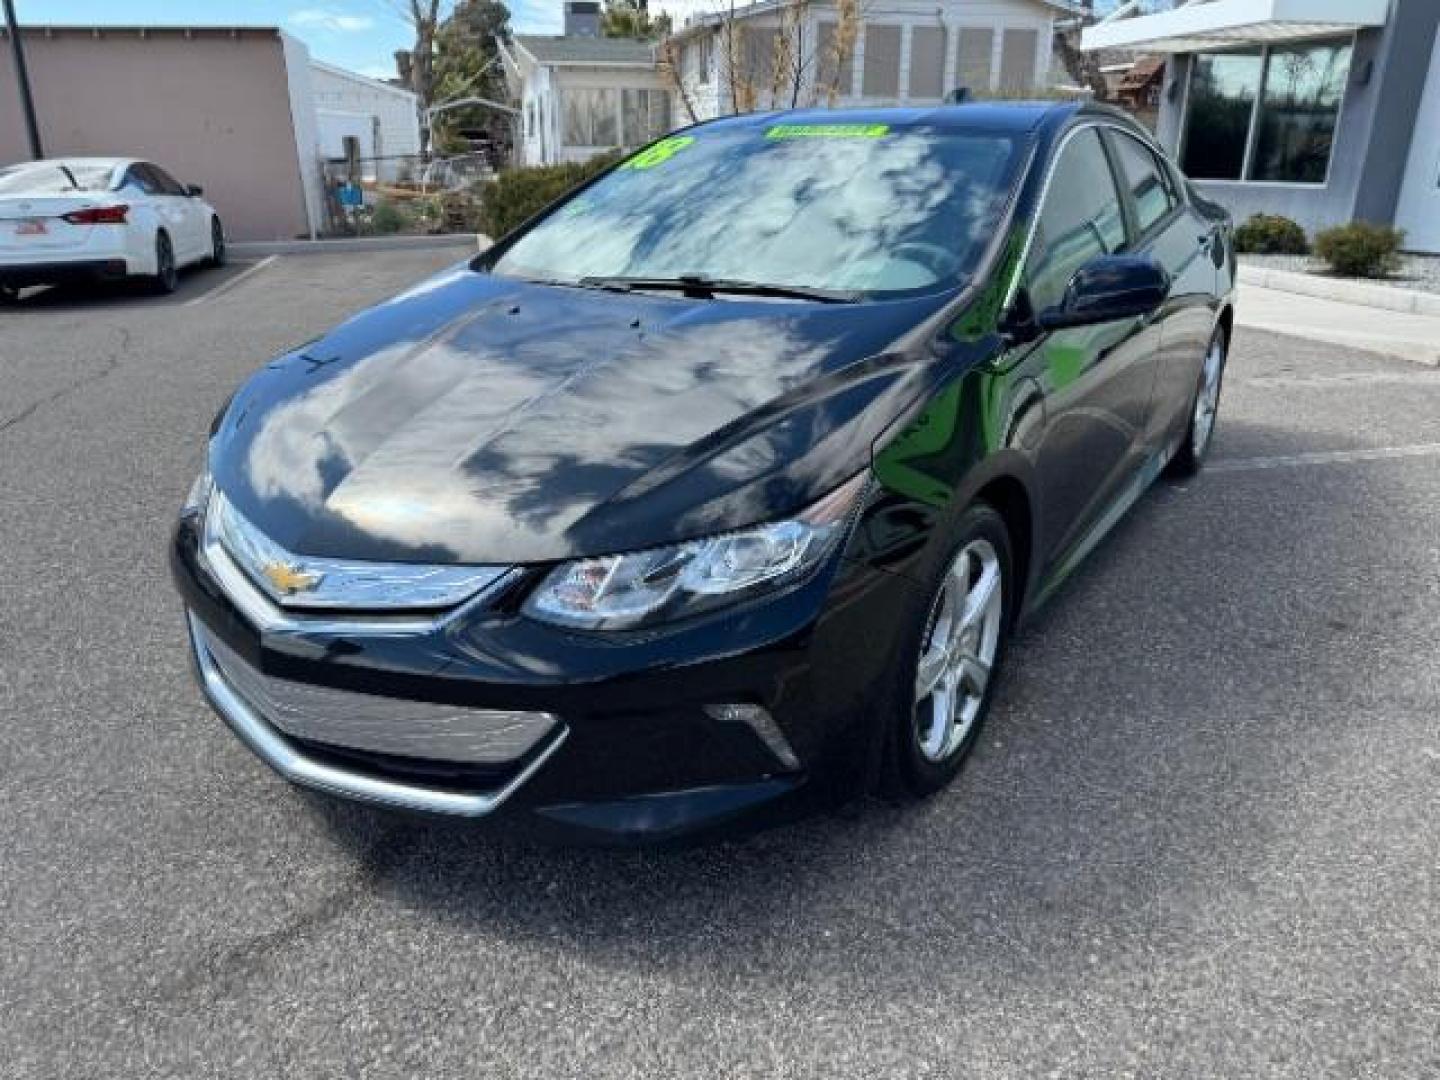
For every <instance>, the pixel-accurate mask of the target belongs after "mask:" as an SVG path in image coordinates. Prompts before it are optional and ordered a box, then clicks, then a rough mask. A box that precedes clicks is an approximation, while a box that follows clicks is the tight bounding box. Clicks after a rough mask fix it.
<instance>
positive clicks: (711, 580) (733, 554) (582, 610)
mask: <svg viewBox="0 0 1440 1080" xmlns="http://www.w3.org/2000/svg"><path fill="white" fill-rule="evenodd" d="M866 479H867V474H866V473H861V474H860V475H859V476H856V477H855V478H854V479H852V480H850V481H848V482H847V483H845V484H842V485H841V486H840V487H839V488H837V489H836V490H835V491H833V492H832V493H831V494H829V495H827V496H826V497H825V498H823V499H821V500H820V501H819V502H817V503H815V504H814V505H813V506H810V507H809V508H807V509H806V510H805V511H804V512H802V513H800V514H798V515H796V516H795V517H794V518H792V519H791V520H788V521H779V522H775V523H774V524H770V525H756V526H754V527H752V528H748V529H739V530H737V531H735V532H730V533H724V534H722V535H720V536H711V537H707V538H705V539H703V540H691V541H689V542H687V543H684V544H676V545H674V546H673V547H664V548H654V549H652V550H650V551H639V552H635V553H633V554H629V555H607V556H604V557H602V558H596V559H578V560H576V561H575V562H569V563H564V564H562V565H561V566H558V567H556V568H555V569H554V570H552V571H551V572H550V574H549V576H548V577H546V578H545V580H544V581H543V582H542V583H541V584H540V587H539V588H538V589H536V590H535V592H533V593H532V594H531V595H530V598H529V600H527V601H526V602H525V613H526V614H527V615H529V616H530V617H531V618H534V619H538V620H540V621H541V622H548V623H556V624H558V625H560V626H575V627H582V628H585V629H588V630H611V629H625V628H628V627H634V626H639V625H642V624H646V623H653V622H660V621H664V620H669V619H676V618H680V617H682V616H685V615H693V614H695V613H697V612H700V611H707V610H709V609H711V608H715V607H720V606H722V605H724V604H729V603H733V602H735V601H737V600H741V599H745V598H748V597H750V596H753V595H756V594H759V593H764V592H771V591H775V590H778V589H782V588H784V587H785V586H787V585H790V584H792V583H794V582H796V581H797V580H799V579H801V578H803V577H804V576H805V575H806V574H808V573H809V572H810V571H811V570H813V569H815V567H816V566H818V565H819V564H820V563H821V562H822V561H823V560H824V558H825V556H827V555H828V554H830V553H831V552H832V551H833V550H834V549H835V546H836V545H837V544H838V543H839V542H840V539H841V538H842V537H843V536H844V534H845V529H846V526H847V525H848V524H849V521H850V511H851V510H852V509H853V508H854V506H855V503H856V501H857V500H858V498H859V496H860V493H861V492H862V491H863V490H864V488H865V481H866Z"/></svg>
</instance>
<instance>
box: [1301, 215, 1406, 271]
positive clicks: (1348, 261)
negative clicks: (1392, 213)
mask: <svg viewBox="0 0 1440 1080" xmlns="http://www.w3.org/2000/svg"><path fill="white" fill-rule="evenodd" d="M1404 242H1405V233H1404V231H1403V230H1401V229H1392V228H1390V227H1389V226H1388V225H1372V224H1370V223H1369V222H1368V221H1352V222H1351V223H1350V224H1349V225H1341V226H1339V227H1338V228H1335V229H1326V230H1325V231H1324V232H1322V233H1320V234H1319V235H1318V236H1316V237H1315V252H1316V254H1318V255H1319V256H1320V257H1321V258H1322V259H1324V260H1325V261H1326V262H1327V263H1329V264H1330V269H1332V270H1334V271H1335V273H1337V274H1343V275H1344V276H1345V277H1367V278H1373V277H1385V276H1386V275H1388V274H1393V273H1395V272H1396V271H1397V270H1399V269H1400V245H1401V244H1403V243H1404Z"/></svg>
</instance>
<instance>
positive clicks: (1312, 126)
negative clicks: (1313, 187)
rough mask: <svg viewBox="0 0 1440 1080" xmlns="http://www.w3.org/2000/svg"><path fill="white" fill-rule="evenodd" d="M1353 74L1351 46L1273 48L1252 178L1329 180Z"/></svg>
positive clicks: (1268, 66)
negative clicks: (1338, 123) (1347, 86)
mask: <svg viewBox="0 0 1440 1080" xmlns="http://www.w3.org/2000/svg"><path fill="white" fill-rule="evenodd" d="M1349 75H1350V46H1349V45H1348V44H1346V45H1334V44H1332V45H1319V46H1313V47H1310V48H1284V49H1272V50H1270V59H1269V62H1268V63H1267V65H1266V68H1265V91H1264V93H1263V94H1261V96H1260V121H1259V131H1258V132H1257V134H1256V143H1255V162H1254V166H1253V167H1252V168H1251V170H1250V171H1251V173H1252V176H1251V179H1254V180H1271V181H1282V182H1286V183H1292V184H1323V183H1324V182H1325V174H1326V173H1327V172H1329V169H1330V151H1331V149H1332V148H1333V147H1334V145H1335V125H1336V121H1337V120H1338V119H1339V118H1340V101H1341V99H1342V98H1343V97H1344V96H1345V82H1346V80H1347V79H1348V77H1349Z"/></svg>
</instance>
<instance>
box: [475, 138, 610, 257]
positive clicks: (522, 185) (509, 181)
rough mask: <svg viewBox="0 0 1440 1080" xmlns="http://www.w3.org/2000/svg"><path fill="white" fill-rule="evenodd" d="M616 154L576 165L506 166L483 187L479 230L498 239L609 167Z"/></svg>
mask: <svg viewBox="0 0 1440 1080" xmlns="http://www.w3.org/2000/svg"><path fill="white" fill-rule="evenodd" d="M615 158H616V155H614V154H601V155H600V156H599V157H596V158H591V159H590V160H589V161H587V162H585V163H584V164H578V165H532V166H528V167H525V168H518V169H506V170H505V171H504V172H502V173H500V175H499V176H497V177H496V178H495V179H494V180H493V181H491V182H490V184H489V186H487V187H486V188H485V194H484V204H483V205H482V206H481V208H480V231H481V232H483V233H485V235H487V236H489V237H490V238H491V239H492V240H498V239H500V237H502V236H504V235H505V234H506V233H508V232H509V231H510V230H511V229H513V228H515V227H516V226H517V225H519V224H520V223H521V222H523V221H526V220H527V219H529V218H530V217H532V216H534V215H535V214H537V213H539V212H540V211H541V210H543V209H544V208H545V207H547V206H549V205H550V204H551V203H552V202H554V201H555V200H556V199H558V198H559V197H560V196H561V195H564V194H565V193H566V192H568V191H569V190H571V189H572V188H574V187H577V186H579V185H580V184H581V183H583V182H584V181H586V180H588V179H590V177H592V176H594V175H595V174H596V173H598V172H602V171H603V170H605V169H607V168H609V167H610V166H611V165H612V164H614V162H615Z"/></svg>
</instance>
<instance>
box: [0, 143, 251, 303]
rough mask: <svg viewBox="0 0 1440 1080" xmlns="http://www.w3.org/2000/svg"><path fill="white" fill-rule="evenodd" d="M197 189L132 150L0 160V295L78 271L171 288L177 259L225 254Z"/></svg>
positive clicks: (83, 276)
mask: <svg viewBox="0 0 1440 1080" xmlns="http://www.w3.org/2000/svg"><path fill="white" fill-rule="evenodd" d="M202 195H203V192H202V191H201V189H200V188H198V187H193V186H185V185H183V184H180V183H179V182H177V181H176V180H175V179H174V177H172V176H171V175H170V174H169V173H167V172H166V171H165V170H164V169H162V168H160V167H159V166H158V165H153V164H151V163H150V162H147V161H137V160H135V159H133V158H63V159H56V160H51V161H31V162H25V163H24V164H20V165H11V166H8V167H5V168H0V301H4V300H13V299H14V298H15V297H16V296H17V295H18V293H19V290H20V289H23V288H25V287H26V286H29V285H52V284H57V283H59V282H63V281H73V280H77V279H79V280H97V279H99V280H111V279H119V278H143V279H146V280H148V281H149V282H150V283H151V285H152V287H153V288H154V289H155V290H156V291H157V292H162V293H169V292H174V291H175V287H176V280H177V275H178V273H179V270H180V268H181V267H183V266H189V265H192V264H196V263H212V264H215V265H219V264H220V263H222V262H224V261H225V228H224V226H223V225H221V223H220V216H219V215H218V214H217V213H216V212H215V208H214V207H213V206H211V205H210V204H209V203H208V202H206V201H205V200H204V198H202Z"/></svg>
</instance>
